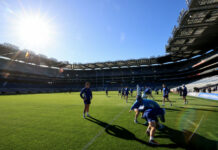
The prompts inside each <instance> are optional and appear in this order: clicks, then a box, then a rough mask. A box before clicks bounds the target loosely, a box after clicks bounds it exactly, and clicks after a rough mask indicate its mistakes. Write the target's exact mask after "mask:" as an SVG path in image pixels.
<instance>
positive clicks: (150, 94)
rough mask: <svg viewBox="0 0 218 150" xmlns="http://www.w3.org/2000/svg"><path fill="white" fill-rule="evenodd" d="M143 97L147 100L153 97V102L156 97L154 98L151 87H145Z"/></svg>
mask: <svg viewBox="0 0 218 150" xmlns="http://www.w3.org/2000/svg"><path fill="white" fill-rule="evenodd" d="M143 94H144V95H143V97H144V98H146V99H147V97H148V96H149V97H151V98H152V99H153V100H154V97H153V96H152V89H151V88H150V87H146V86H145V90H144V93H143Z"/></svg>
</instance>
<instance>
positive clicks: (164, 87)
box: [162, 84, 173, 106]
mask: <svg viewBox="0 0 218 150" xmlns="http://www.w3.org/2000/svg"><path fill="white" fill-rule="evenodd" d="M169 92H170V90H169V89H168V88H167V87H166V85H165V84H163V104H162V106H164V105H165V100H167V101H168V102H170V106H173V104H172V102H171V101H170V100H169Z"/></svg>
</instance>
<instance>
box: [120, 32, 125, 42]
mask: <svg viewBox="0 0 218 150" xmlns="http://www.w3.org/2000/svg"><path fill="white" fill-rule="evenodd" d="M125 39H126V34H125V33H124V32H122V33H120V41H121V42H123V41H125Z"/></svg>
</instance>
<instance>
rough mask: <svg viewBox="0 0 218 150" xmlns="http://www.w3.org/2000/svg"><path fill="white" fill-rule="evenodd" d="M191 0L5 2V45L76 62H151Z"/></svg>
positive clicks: (1, 33)
mask: <svg viewBox="0 0 218 150" xmlns="http://www.w3.org/2000/svg"><path fill="white" fill-rule="evenodd" d="M182 8H186V3H185V0H0V43H5V42H6V43H11V44H13V45H16V46H18V47H19V48H20V49H29V50H32V51H34V52H35V53H36V54H39V53H40V54H44V55H46V56H48V57H54V58H56V59H58V60H62V61H69V62H71V63H87V62H99V61H114V60H126V59H138V58H148V57H151V56H159V55H164V54H165V45H166V44H167V40H168V38H169V37H170V36H171V33H172V30H173V26H174V25H177V18H178V16H179V13H180V11H181V10H182Z"/></svg>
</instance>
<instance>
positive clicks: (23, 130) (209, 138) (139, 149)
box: [0, 91, 218, 150]
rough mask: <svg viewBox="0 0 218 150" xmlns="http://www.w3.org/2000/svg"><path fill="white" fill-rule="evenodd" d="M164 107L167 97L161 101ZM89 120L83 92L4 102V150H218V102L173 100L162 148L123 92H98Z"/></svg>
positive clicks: (0, 118) (0, 125)
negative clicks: (151, 141)
mask: <svg viewBox="0 0 218 150" xmlns="http://www.w3.org/2000/svg"><path fill="white" fill-rule="evenodd" d="M153 95H154V96H155V99H156V100H157V101H158V102H159V103H160V104H161V99H162V96H161V95H160V94H159V95H155V94H153ZM93 96H94V98H93V100H92V105H91V109H90V114H91V116H92V117H93V119H92V118H89V119H83V118H82V111H83V101H82V100H81V99H80V97H79V93H78V92H74V93H71V94H70V93H57V94H34V95H12V96H0V150H44V149H45V150H85V149H87V150H115V149H118V150H144V149H161V150H162V149H208V150H214V149H218V143H217V141H218V101H213V100H205V99H199V98H193V97H188V100H189V104H188V105H184V104H183V101H182V100H181V98H180V97H179V96H178V95H176V94H170V99H171V100H172V101H173V106H172V107H170V105H169V103H166V106H165V108H166V110H167V111H166V123H164V125H165V126H166V127H165V129H164V130H163V131H157V132H156V137H155V139H156V140H157V141H158V142H159V143H160V146H158V147H152V146H150V145H149V144H148V137H147V136H146V135H145V130H146V128H147V127H146V126H144V125H142V123H144V120H142V119H141V118H140V117H139V119H138V120H139V122H140V123H139V124H135V123H134V122H133V119H134V112H131V113H129V112H128V111H129V109H130V107H131V105H132V103H133V101H134V100H135V98H134V97H135V96H134V97H132V98H130V99H129V103H127V104H126V103H125V102H124V100H123V99H121V98H120V97H118V95H117V92H110V91H109V96H108V97H107V96H106V95H105V92H93Z"/></svg>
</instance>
